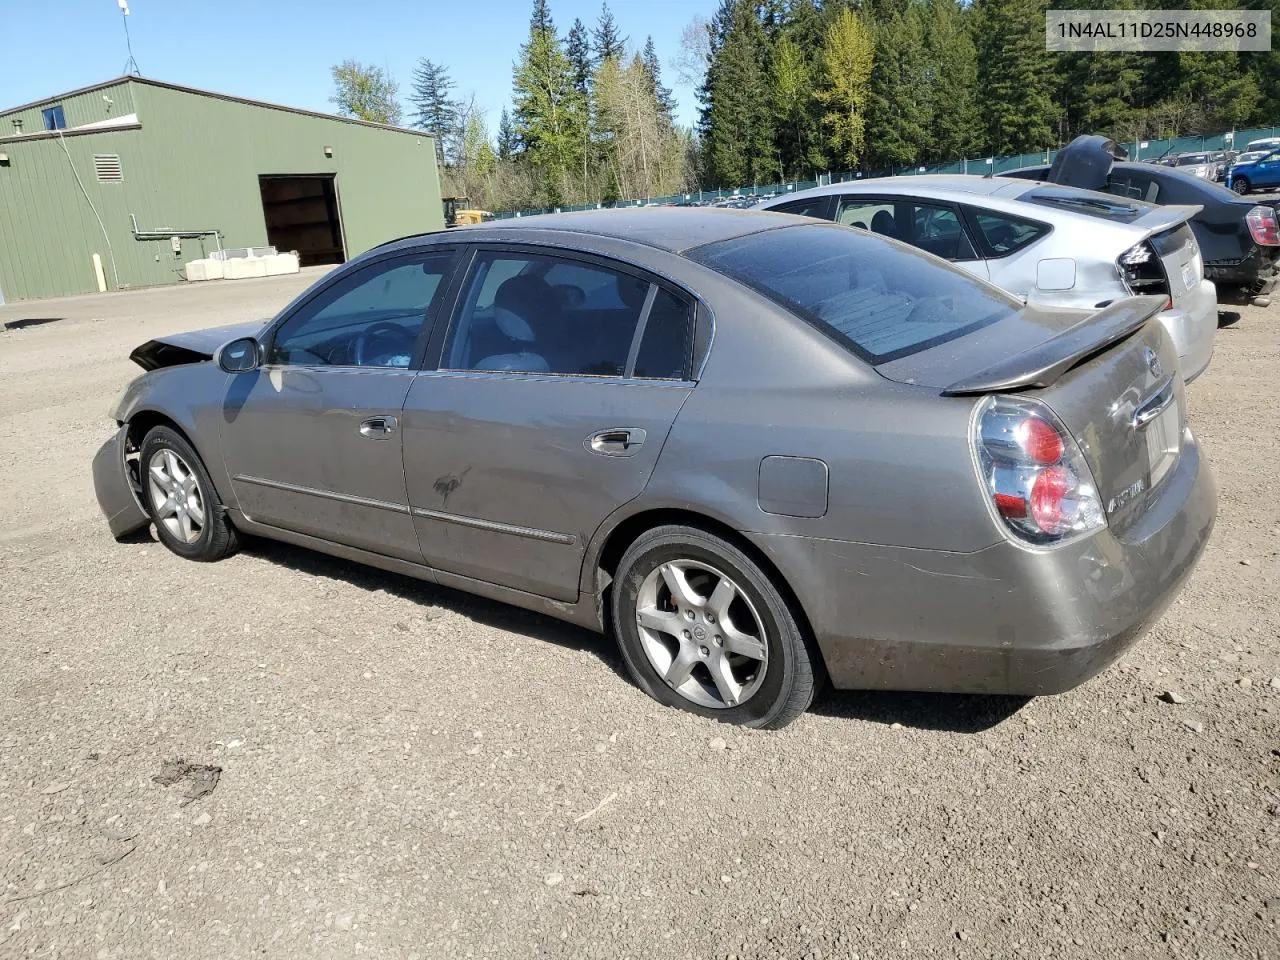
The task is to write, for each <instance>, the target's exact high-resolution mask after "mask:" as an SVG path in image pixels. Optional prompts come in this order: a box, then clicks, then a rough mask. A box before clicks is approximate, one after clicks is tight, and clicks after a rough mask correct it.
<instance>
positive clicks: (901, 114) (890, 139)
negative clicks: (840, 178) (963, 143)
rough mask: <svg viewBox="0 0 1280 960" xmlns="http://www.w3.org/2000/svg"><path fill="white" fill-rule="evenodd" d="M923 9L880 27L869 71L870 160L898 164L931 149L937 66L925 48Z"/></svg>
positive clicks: (921, 159) (915, 7)
mask: <svg viewBox="0 0 1280 960" xmlns="http://www.w3.org/2000/svg"><path fill="white" fill-rule="evenodd" d="M924 16H925V9H924V6H923V5H922V4H920V3H918V2H916V3H911V4H910V5H909V6H907V7H905V9H903V10H902V11H901V12H895V13H893V14H892V15H891V16H890V17H889V19H887V20H885V21H883V22H881V23H879V24H877V25H876V27H875V29H874V31H873V33H874V38H875V64H874V66H873V68H872V70H871V80H870V99H869V101H868V104H867V125H868V129H869V130H870V132H871V136H870V137H869V138H868V143H867V162H868V163H870V164H872V165H873V166H889V167H900V166H905V165H907V164H915V163H923V162H924V161H925V159H926V158H927V157H929V156H931V155H932V153H933V134H932V132H931V131H932V127H933V97H932V96H931V93H932V89H931V88H932V86H933V84H932V78H933V73H934V67H933V65H932V64H931V63H930V58H929V54H928V51H927V49H926V48H925V30H926V25H925V22H924Z"/></svg>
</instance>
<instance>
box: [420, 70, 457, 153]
mask: <svg viewBox="0 0 1280 960" xmlns="http://www.w3.org/2000/svg"><path fill="white" fill-rule="evenodd" d="M409 102H410V103H411V104H412V105H413V119H412V121H411V122H412V124H413V126H415V127H417V128H418V129H419V130H426V131H427V132H428V133H430V134H432V135H433V136H434V137H435V138H436V157H437V159H438V161H439V163H440V164H441V165H442V166H443V165H444V163H445V160H446V156H445V144H446V143H448V142H450V141H452V140H453V139H455V138H456V137H457V134H458V130H457V126H458V104H457V101H456V100H454V98H453V81H452V80H451V79H449V71H448V69H447V68H446V67H445V66H444V65H443V64H438V63H435V62H434V61H432V60H428V59H427V58H426V57H423V58H422V59H421V60H419V61H418V65H417V67H415V68H414V71H413V89H412V91H411V92H410V94H409ZM450 161H451V162H452V158H450Z"/></svg>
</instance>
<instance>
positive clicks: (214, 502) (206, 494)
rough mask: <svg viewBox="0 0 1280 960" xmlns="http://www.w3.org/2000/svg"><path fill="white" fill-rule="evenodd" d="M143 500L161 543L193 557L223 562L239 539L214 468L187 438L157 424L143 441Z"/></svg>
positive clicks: (176, 551)
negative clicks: (218, 488)
mask: <svg viewBox="0 0 1280 960" xmlns="http://www.w3.org/2000/svg"><path fill="white" fill-rule="evenodd" d="M139 466H140V468H141V469H140V471H139V472H140V473H141V480H142V500H143V503H145V504H146V507H147V512H148V513H149V514H151V519H152V521H153V522H154V523H155V525H156V533H157V534H158V535H159V537H160V542H161V543H163V544H164V545H165V546H166V547H168V548H169V549H170V550H172V551H173V552H174V553H176V554H177V555H178V556H180V557H186V558H187V559H188V560H204V561H212V560H221V559H222V558H223V557H226V556H229V555H230V554H232V553H235V551H236V549H237V547H239V545H240V538H239V536H238V534H237V533H236V529H235V527H233V526H232V525H231V521H230V520H229V519H228V518H227V513H226V510H224V509H223V506H222V503H221V502H220V501H219V500H218V494H217V492H216V491H215V490H214V489H213V481H212V480H210V479H209V472H208V471H207V470H206V469H205V468H204V464H203V463H201V461H200V457H199V455H198V454H197V453H196V452H195V450H193V449H192V448H191V444H189V443H187V441H186V438H184V437H183V436H182V434H180V433H178V431H176V430H173V429H171V428H170V427H153V428H152V429H151V430H150V431H148V432H147V435H146V437H144V438H143V441H142V450H141V462H140V464H139Z"/></svg>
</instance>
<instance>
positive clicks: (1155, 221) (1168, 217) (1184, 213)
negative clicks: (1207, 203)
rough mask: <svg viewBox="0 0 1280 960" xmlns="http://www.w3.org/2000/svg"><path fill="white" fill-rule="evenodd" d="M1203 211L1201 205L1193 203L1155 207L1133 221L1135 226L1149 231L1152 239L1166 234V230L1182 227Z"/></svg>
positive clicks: (1148, 233) (1148, 234)
mask: <svg viewBox="0 0 1280 960" xmlns="http://www.w3.org/2000/svg"><path fill="white" fill-rule="evenodd" d="M1203 209H1204V207H1203V206H1201V205H1200V204H1192V203H1188V204H1175V205H1171V206H1167V207H1153V208H1152V209H1151V210H1149V211H1148V212H1146V213H1144V214H1143V215H1142V216H1140V217H1139V218H1138V219H1137V220H1135V221H1133V225H1134V226H1135V227H1141V228H1142V229H1143V230H1145V231H1147V236H1148V237H1152V236H1155V235H1156V234H1157V233H1164V231H1166V230H1172V229H1174V228H1175V227H1179V226H1181V225H1182V224H1184V223H1186V222H1187V221H1188V220H1190V219H1191V218H1192V217H1194V216H1195V215H1196V214H1197V213H1199V212H1200V211H1201V210H1203Z"/></svg>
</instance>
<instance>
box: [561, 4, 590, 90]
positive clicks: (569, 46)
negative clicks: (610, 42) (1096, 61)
mask: <svg viewBox="0 0 1280 960" xmlns="http://www.w3.org/2000/svg"><path fill="white" fill-rule="evenodd" d="M564 52H565V55H566V56H567V57H568V58H569V63H570V64H571V65H572V67H573V85H574V87H576V88H577V90H578V92H579V93H580V94H582V95H583V96H584V97H585V96H586V95H587V87H588V85H589V84H590V83H591V70H592V63H591V43H590V41H589V40H588V39H587V28H586V26H585V25H584V24H583V22H582V21H581V20H574V21H573V26H572V27H570V28H569V35H568V37H566V38H565V43H564Z"/></svg>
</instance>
